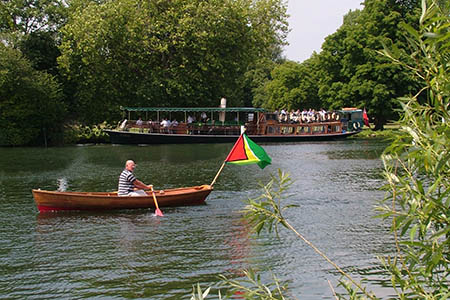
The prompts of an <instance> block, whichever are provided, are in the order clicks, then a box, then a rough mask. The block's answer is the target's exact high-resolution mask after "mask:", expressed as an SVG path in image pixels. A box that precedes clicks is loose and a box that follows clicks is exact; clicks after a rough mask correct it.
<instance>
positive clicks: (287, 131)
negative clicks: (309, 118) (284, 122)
mask: <svg viewBox="0 0 450 300" xmlns="http://www.w3.org/2000/svg"><path fill="white" fill-rule="evenodd" d="M293 132H294V128H292V127H287V126H283V127H281V134H292V133H293Z"/></svg>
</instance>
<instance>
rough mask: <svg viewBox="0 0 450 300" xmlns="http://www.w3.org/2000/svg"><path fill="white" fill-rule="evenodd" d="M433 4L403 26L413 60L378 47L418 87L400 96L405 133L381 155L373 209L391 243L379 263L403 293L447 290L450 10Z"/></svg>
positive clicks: (428, 294) (432, 295) (440, 294)
mask: <svg viewBox="0 0 450 300" xmlns="http://www.w3.org/2000/svg"><path fill="white" fill-rule="evenodd" d="M438 3H439V2H437V1H431V0H429V1H425V0H424V1H423V9H422V14H421V18H420V24H421V27H420V30H415V29H414V28H412V27H411V26H408V25H404V28H405V31H406V32H407V33H408V42H409V45H410V46H411V47H410V49H411V51H412V53H411V57H412V58H414V62H415V63H414V64H410V63H408V61H406V62H405V61H402V60H401V56H399V54H398V52H397V49H392V51H391V50H389V49H386V50H385V51H384V54H385V55H386V56H387V57H388V58H390V59H392V60H393V61H394V62H396V63H399V64H402V65H404V66H405V67H406V68H408V69H410V70H412V71H413V72H414V73H415V74H416V76H417V77H418V78H420V79H421V83H422V86H423V88H422V89H421V90H420V91H419V92H418V93H417V94H416V95H415V96H413V97H410V98H404V99H402V100H401V105H402V108H403V111H404V115H403V117H402V119H401V120H400V121H399V123H400V125H402V132H403V134H402V135H401V136H399V137H398V139H397V140H396V141H395V142H394V143H393V144H392V146H391V147H390V148H389V149H388V150H387V151H386V153H385V155H384V156H383V162H384V164H385V176H386V178H387V180H388V188H389V194H388V197H387V198H386V199H385V200H384V202H383V203H382V205H381V206H380V207H379V209H380V210H381V211H383V212H384V215H383V216H385V217H390V218H392V230H393V232H395V233H396V236H395V237H396V246H397V253H396V255H395V256H394V257H386V258H384V260H383V262H384V265H385V266H386V268H387V269H388V270H389V272H390V273H391V274H392V279H391V281H392V282H393V284H394V286H395V287H396V288H397V291H398V294H399V295H400V296H401V298H402V299H409V298H410V296H409V295H410V294H411V293H412V294H413V295H415V297H416V298H419V299H446V298H448V297H449V295H450V290H449V280H448V278H449V275H450V274H449V264H450V242H449V237H450V227H449V223H450V197H449V195H450V152H449V149H450V109H449V105H450V104H449V103H450V101H449V99H450V79H449V78H450V77H449V75H450V55H449V53H450V30H449V29H450V28H449V24H450V17H449V16H450V14H449V12H450V10H448V8H449V7H448V4H447V7H445V6H444V7H442V6H439V5H438ZM421 94H425V95H424V98H425V99H426V100H425V101H420V100H419V99H418V98H419V96H420V95H421Z"/></svg>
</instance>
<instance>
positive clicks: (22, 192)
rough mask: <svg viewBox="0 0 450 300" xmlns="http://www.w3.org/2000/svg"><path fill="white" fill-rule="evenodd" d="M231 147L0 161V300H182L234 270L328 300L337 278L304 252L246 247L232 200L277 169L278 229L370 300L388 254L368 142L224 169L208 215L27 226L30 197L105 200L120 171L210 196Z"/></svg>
mask: <svg viewBox="0 0 450 300" xmlns="http://www.w3.org/2000/svg"><path fill="white" fill-rule="evenodd" d="M231 146H232V145H229V144H217V145H161V146H111V145H99V146H84V147H64V148H50V149H39V148H15V149H0V152H1V155H0V162H1V163H2V166H7V165H10V164H11V162H18V163H17V164H15V167H14V168H11V170H9V169H8V168H2V170H1V171H0V204H1V206H2V210H1V211H0V225H1V226H0V241H1V247H0V269H1V270H2V276H0V298H10V299H24V298H34V299H49V298H55V299H61V298H66V299H73V298H104V299H110V298H118V299H121V298H126V299H128V298H133V299H134V298H147V299H189V298H190V297H189V294H190V291H191V289H192V285H194V284H196V283H197V282H199V283H201V284H202V285H203V286H204V287H206V286H207V285H215V284H216V283H217V281H218V278H217V276H218V275H219V274H229V275H230V276H233V277H236V276H240V275H241V274H242V273H241V270H242V269H243V268H248V267H252V268H255V269H258V270H261V271H262V274H263V278H265V279H270V277H271V275H270V274H271V273H270V272H265V271H271V272H273V273H274V274H275V275H277V277H279V278H280V279H282V280H286V281H288V282H289V286H290V288H291V290H290V292H291V293H292V294H293V295H295V296H296V297H297V298H301V299H333V295H332V292H331V290H330V288H329V286H328V280H330V281H331V282H332V283H333V284H336V282H337V280H338V279H339V278H340V275H339V274H337V272H336V271H335V270H334V269H333V268H332V267H331V266H330V265H328V264H327V263H326V262H325V261H324V260H323V259H322V258H321V257H319V256H318V255H317V254H316V253H315V252H314V251H313V250H312V249H311V248H309V247H308V246H307V245H306V244H305V243H303V242H302V241H300V240H298V239H297V238H295V236H293V235H292V234H291V233H290V232H287V231H286V230H281V232H280V239H277V238H276V237H273V236H271V235H267V234H263V236H261V237H260V238H258V239H253V238H251V236H250V231H249V228H248V226H247V224H246V223H245V222H244V221H243V220H242V219H241V214H240V212H239V211H240V210H241V209H242V208H243V206H244V204H243V202H242V200H245V199H247V198H249V197H250V198H251V197H256V196H259V194H260V191H259V188H258V183H259V182H260V183H267V182H268V181H269V180H270V174H275V173H276V171H277V169H278V168H280V169H282V170H284V171H287V172H289V173H290V174H291V177H292V179H293V180H294V184H293V185H292V187H291V188H290V190H289V191H288V199H287V200H286V201H287V202H290V203H295V204H297V205H298V207H297V208H293V209H291V210H289V211H288V212H287V217H288V219H289V222H291V223H292V225H294V227H295V228H296V229H297V230H298V231H299V232H301V233H302V235H304V236H305V237H306V238H308V239H309V240H310V241H311V242H312V243H314V244H315V245H316V246H317V247H318V248H320V249H321V251H323V252H325V253H326V254H327V255H328V256H329V257H330V258H331V259H332V260H334V261H335V262H336V263H338V264H339V265H340V266H341V267H342V268H343V269H344V270H345V271H348V272H350V273H352V274H354V276H356V277H357V278H358V277H361V276H367V277H368V278H369V285H370V286H371V287H372V288H373V289H374V290H376V291H378V293H379V294H381V295H388V294H389V290H388V289H384V288H383V287H381V286H382V285H383V284H385V282H384V281H383V280H382V276H381V274H382V269H381V268H380V267H379V266H378V264H377V263H376V262H377V260H376V256H377V255H383V254H384V253H389V252H391V251H392V250H393V249H392V248H391V246H390V245H391V241H390V235H389V232H388V226H389V225H388V224H381V223H380V222H381V221H380V220H379V219H374V218H372V217H373V215H374V212H373V205H374V204H375V202H376V200H377V199H381V198H382V197H383V193H382V192H380V191H379V190H378V188H379V187H380V186H381V185H382V184H383V179H382V178H381V167H382V164H381V162H380V160H379V155H380V153H381V151H382V150H383V149H384V145H380V144H377V143H373V142H370V141H351V140H349V141H342V142H330V143H302V144H286V145H273V144H268V145H263V146H264V148H265V149H266V151H267V153H268V154H269V155H270V156H271V157H272V161H273V164H272V165H270V166H268V167H267V168H266V169H264V170H260V169H259V168H258V167H257V166H232V165H230V166H227V167H226V168H225V169H224V171H223V173H222V174H221V176H220V177H219V179H218V181H217V183H216V185H215V189H214V191H213V192H212V193H211V194H210V196H209V197H208V199H207V205H203V206H195V207H177V208H164V209H163V212H164V215H165V217H163V218H160V217H155V216H154V211H153V210H145V209H144V210H121V211H113V212H66V213H60V214H51V213H50V214H38V213H37V209H36V207H35V205H34V203H33V199H32V195H31V189H32V188H41V189H51V190H55V189H58V188H66V189H67V190H72V191H113V190H116V189H117V178H118V175H119V173H120V171H121V169H122V168H123V164H124V163H125V161H126V160H127V159H134V160H135V161H136V162H137V165H138V166H137V169H136V171H135V172H136V175H137V177H138V178H140V179H142V180H143V181H145V182H149V183H152V184H154V186H155V188H158V189H159V188H162V189H165V188H170V187H180V186H192V185H200V184H209V183H210V182H211V181H212V179H213V178H214V176H215V174H216V173H217V171H218V169H219V167H220V165H221V164H222V162H223V160H224V158H225V157H226V155H227V153H228V152H229V151H230V148H231Z"/></svg>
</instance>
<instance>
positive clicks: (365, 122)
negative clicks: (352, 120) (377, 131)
mask: <svg viewBox="0 0 450 300" xmlns="http://www.w3.org/2000/svg"><path fill="white" fill-rule="evenodd" d="M363 120H364V125H366V126H369V127H370V125H369V117H368V116H367V112H366V108H365V107H364V110H363Z"/></svg>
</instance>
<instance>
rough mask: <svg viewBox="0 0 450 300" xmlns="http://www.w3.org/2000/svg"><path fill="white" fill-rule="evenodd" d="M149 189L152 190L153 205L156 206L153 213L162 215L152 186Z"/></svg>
mask: <svg viewBox="0 0 450 300" xmlns="http://www.w3.org/2000/svg"><path fill="white" fill-rule="evenodd" d="M151 191H152V195H153V200H154V201H155V206H156V210H155V215H157V216H158V217H164V215H163V213H162V211H161V210H160V209H159V207H158V201H156V195H155V191H154V190H153V186H152V188H151Z"/></svg>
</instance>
